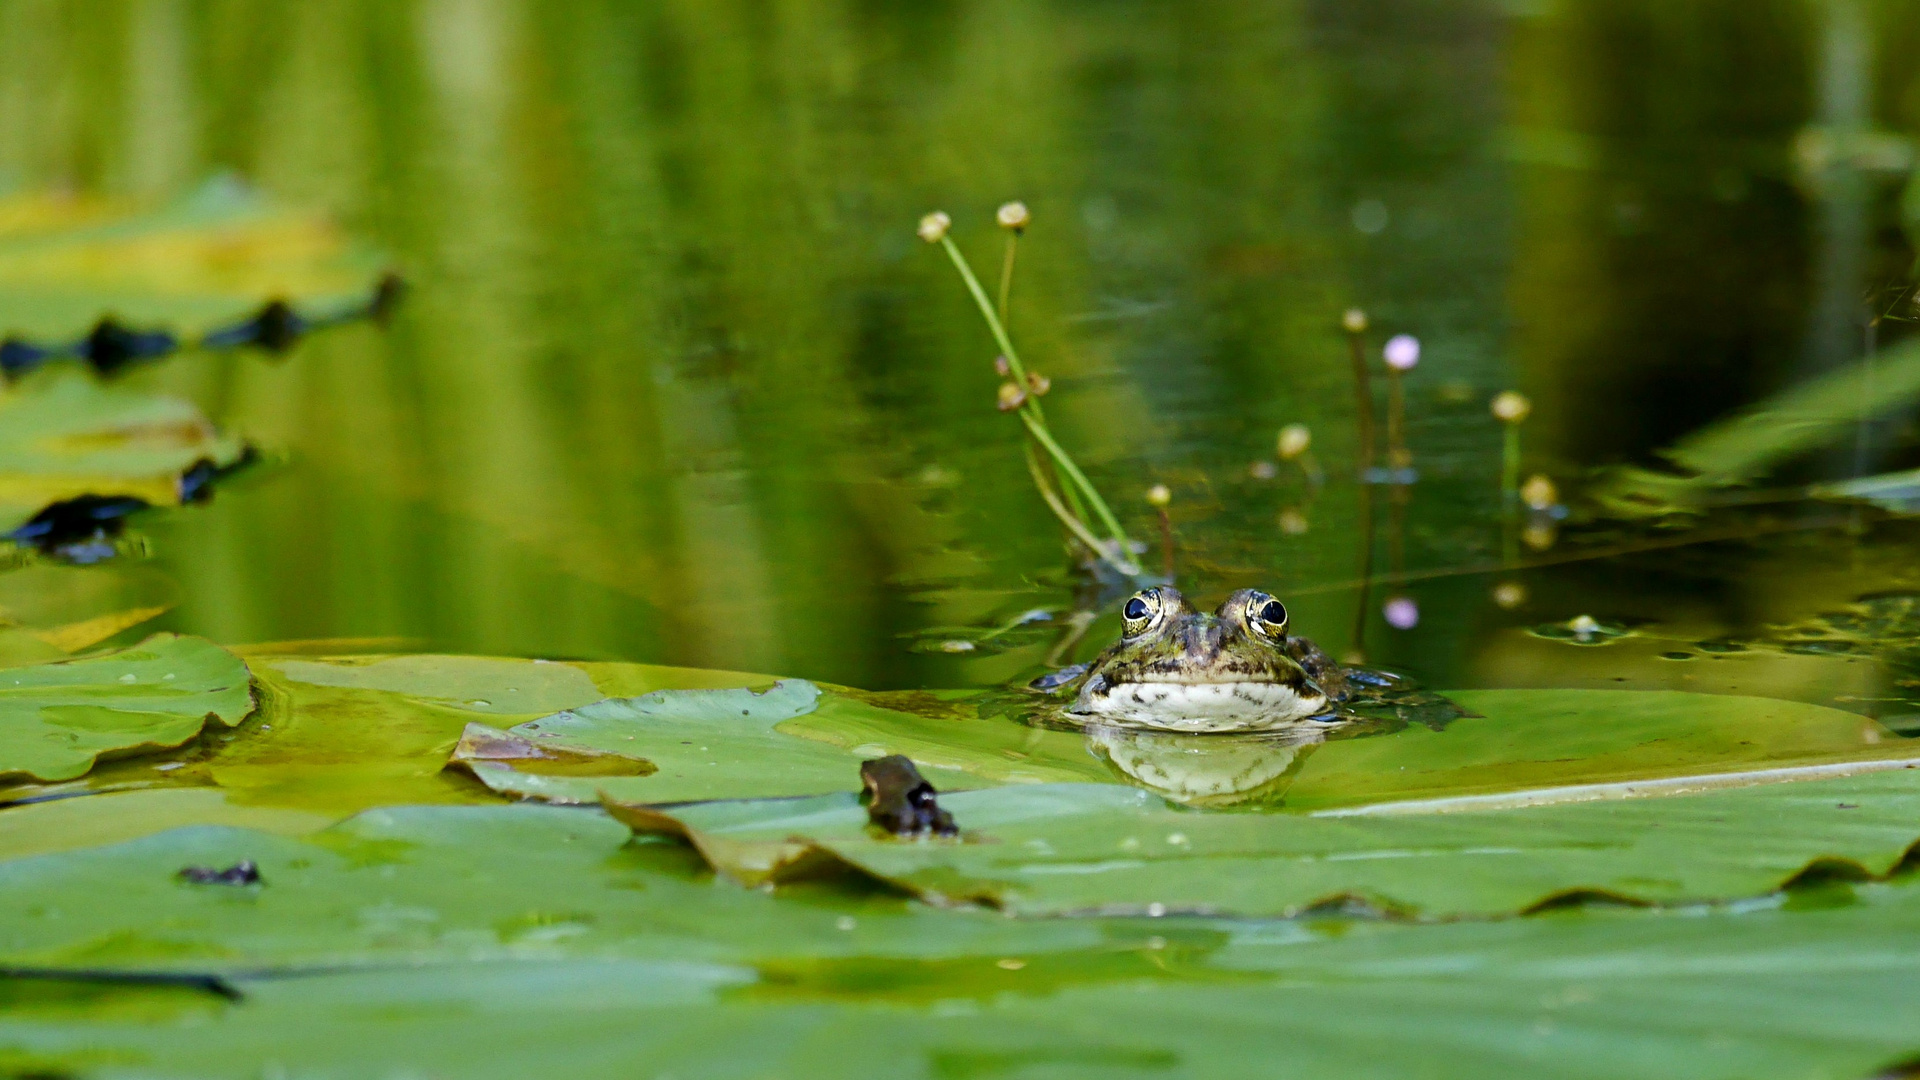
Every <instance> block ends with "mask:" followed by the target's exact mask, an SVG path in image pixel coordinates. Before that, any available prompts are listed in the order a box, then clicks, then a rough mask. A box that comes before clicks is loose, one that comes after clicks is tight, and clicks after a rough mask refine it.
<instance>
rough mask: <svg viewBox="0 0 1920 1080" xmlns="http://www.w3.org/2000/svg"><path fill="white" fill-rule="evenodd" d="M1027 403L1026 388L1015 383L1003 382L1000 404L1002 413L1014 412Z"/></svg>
mask: <svg viewBox="0 0 1920 1080" xmlns="http://www.w3.org/2000/svg"><path fill="white" fill-rule="evenodd" d="M1026 403H1027V391H1026V388H1025V387H1023V386H1021V385H1020V384H1019V383H1014V382H1003V383H1001V384H1000V401H999V404H1000V411H1001V412H1012V411H1013V410H1015V409H1017V408H1019V407H1020V406H1022V405H1025V404H1026Z"/></svg>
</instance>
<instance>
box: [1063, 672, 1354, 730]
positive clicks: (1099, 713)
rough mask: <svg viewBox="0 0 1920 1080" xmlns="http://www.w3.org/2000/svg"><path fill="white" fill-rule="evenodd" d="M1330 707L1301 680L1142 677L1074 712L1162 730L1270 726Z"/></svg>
mask: <svg viewBox="0 0 1920 1080" xmlns="http://www.w3.org/2000/svg"><path fill="white" fill-rule="evenodd" d="M1326 710H1327V695H1326V694H1325V693H1324V692H1323V691H1321V690H1320V688H1319V687H1317V686H1314V685H1313V684H1312V683H1310V682H1306V681H1305V680H1301V682H1300V684H1299V685H1289V684H1288V683H1284V682H1273V681H1267V680H1251V679H1244V678H1242V679H1227V678H1215V679H1205V678H1202V679H1193V678H1184V679H1171V678H1152V677H1148V678H1143V679H1138V680H1131V681H1128V682H1120V683H1112V684H1110V685H1107V686H1104V687H1101V688H1100V689H1099V690H1097V691H1094V692H1091V693H1087V694H1084V695H1082V696H1081V698H1080V700H1079V701H1077V702H1075V703H1074V707H1073V710H1072V711H1073V712H1075V713H1079V714H1082V715H1085V716H1088V717H1093V718H1098V719H1100V720H1103V721H1106V722H1107V723H1111V724H1116V725H1120V726H1126V727H1144V728H1153V729H1155V730H1160V731H1271V730H1274V729H1276V728H1282V727H1290V726H1292V725H1294V724H1297V723H1300V722H1302V721H1306V720H1309V719H1311V718H1313V717H1315V716H1319V715H1322V714H1324V713H1325V712H1326Z"/></svg>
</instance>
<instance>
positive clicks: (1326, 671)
mask: <svg viewBox="0 0 1920 1080" xmlns="http://www.w3.org/2000/svg"><path fill="white" fill-rule="evenodd" d="M1120 614H1121V618H1122V619H1123V620H1124V624H1123V627H1122V634H1121V638H1120V640H1119V642H1118V643H1116V644H1115V645H1114V646H1113V647H1112V648H1109V649H1108V650H1107V651H1106V652H1104V653H1101V654H1100V656H1099V658H1098V659H1096V660H1094V661H1093V662H1092V663H1091V664H1088V665H1086V666H1085V667H1084V668H1078V669H1076V668H1068V669H1065V670H1063V671H1060V672H1056V673H1055V674H1054V675H1051V676H1048V677H1046V678H1044V679H1041V680H1038V681H1037V682H1036V683H1035V684H1034V688H1035V689H1038V690H1047V691H1053V692H1058V693H1062V694H1064V693H1067V692H1073V693H1074V695H1075V696H1074V700H1073V704H1072V705H1071V706H1069V707H1068V708H1067V710H1066V712H1067V717H1066V718H1067V719H1069V720H1072V721H1074V722H1077V723H1083V724H1086V723H1097V724H1107V725H1112V726H1115V727H1122V728H1141V729H1148V730H1153V731H1175V732H1184V733H1197V732H1251V731H1281V730H1286V729H1289V728H1295V727H1298V726H1300V725H1302V724H1305V723H1309V722H1317V723H1330V722H1337V721H1338V720H1339V719H1340V715H1339V712H1338V709H1337V706H1338V705H1339V704H1340V703H1341V702H1343V701H1345V700H1346V699H1347V697H1348V696H1349V691H1350V686H1349V684H1350V682H1351V679H1350V676H1352V675H1355V674H1358V673H1357V672H1352V671H1349V670H1348V669H1346V668H1342V667H1341V666H1340V665H1338V664H1336V663H1334V662H1333V661H1332V660H1330V659H1328V658H1327V655H1326V654H1325V653H1323V652H1321V651H1320V650H1319V649H1318V648H1316V647H1315V646H1314V644H1313V642H1311V641H1308V640H1307V639H1306V638H1303V637H1298V636H1295V635H1291V634H1289V633H1287V608H1286V605H1285V604H1282V603H1281V602H1280V601H1278V600H1275V599H1274V598H1273V597H1271V596H1269V595H1267V594H1266V593H1263V592H1260V591H1258V590H1255V589H1241V590H1240V591H1239V592H1236V593H1234V594H1233V595H1232V596H1229V597H1227V599H1226V602H1225V603H1223V604H1221V605H1220V609H1219V610H1218V611H1216V612H1215V613H1213V614H1211V615H1208V614H1205V613H1203V612H1199V611H1195V610H1194V609H1193V608H1192V607H1191V606H1190V605H1188V603H1187V600H1186V597H1184V596H1181V595H1180V593H1179V592H1178V591H1177V590H1175V589H1173V588H1171V587H1169V586H1165V585H1162V586H1157V587H1155V588H1151V589H1146V590H1143V591H1141V592H1137V593H1135V594H1134V595H1133V596H1132V597H1130V598H1129V599H1128V600H1127V602H1126V603H1125V604H1124V605H1123V606H1122V607H1121V609H1120Z"/></svg>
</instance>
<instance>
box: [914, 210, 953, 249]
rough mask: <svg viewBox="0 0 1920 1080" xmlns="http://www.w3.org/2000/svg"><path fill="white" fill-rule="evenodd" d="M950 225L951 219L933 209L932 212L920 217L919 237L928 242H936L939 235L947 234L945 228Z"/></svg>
mask: <svg viewBox="0 0 1920 1080" xmlns="http://www.w3.org/2000/svg"><path fill="white" fill-rule="evenodd" d="M952 227H953V219H952V218H950V217H948V216H947V215H945V214H943V213H941V212H940V211H938V210H935V211H934V212H933V213H931V214H928V215H927V216H926V217H923V218H921V219H920V239H922V240H925V241H926V242H927V243H929V244H937V243H939V242H940V238H941V237H944V236H946V235H947V230H948V229H950V228H952Z"/></svg>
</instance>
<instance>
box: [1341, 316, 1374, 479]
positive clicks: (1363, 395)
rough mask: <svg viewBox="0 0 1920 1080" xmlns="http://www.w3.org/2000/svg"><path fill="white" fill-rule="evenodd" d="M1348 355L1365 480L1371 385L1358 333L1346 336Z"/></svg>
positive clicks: (1370, 434) (1370, 451) (1370, 436)
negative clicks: (1351, 368) (1351, 362)
mask: <svg viewBox="0 0 1920 1080" xmlns="http://www.w3.org/2000/svg"><path fill="white" fill-rule="evenodd" d="M1347 344H1348V350H1347V351H1348V353H1349V354H1350V355H1351V357H1352V359H1353V397H1354V407H1355V408H1354V426H1355V427H1356V428H1357V429H1358V434H1359V437H1360V450H1359V453H1358V454H1357V455H1356V456H1357V457H1358V458H1359V462H1360V478H1361V480H1362V481H1363V482H1364V481H1365V480H1366V474H1367V470H1369V469H1371V468H1373V383H1372V382H1371V381H1370V380H1369V379H1368V377H1367V346H1366V340H1365V337H1364V335H1363V334H1362V333H1360V332H1349V333H1348V334H1347Z"/></svg>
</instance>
